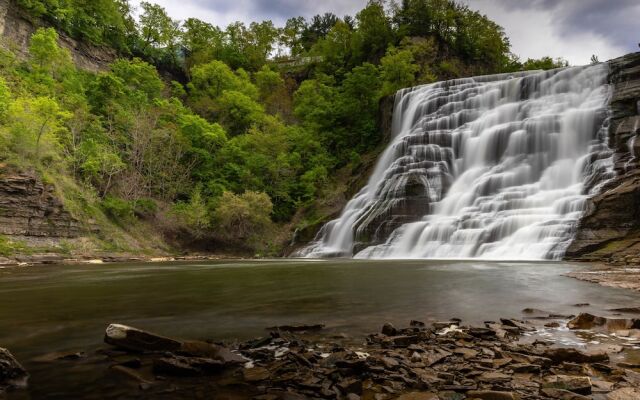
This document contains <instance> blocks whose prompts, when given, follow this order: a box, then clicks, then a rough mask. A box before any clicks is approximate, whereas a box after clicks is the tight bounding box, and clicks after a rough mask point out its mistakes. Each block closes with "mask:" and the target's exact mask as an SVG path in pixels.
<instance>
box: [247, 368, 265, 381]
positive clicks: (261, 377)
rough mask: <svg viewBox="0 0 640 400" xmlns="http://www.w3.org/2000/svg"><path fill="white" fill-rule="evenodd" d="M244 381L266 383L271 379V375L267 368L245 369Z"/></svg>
mask: <svg viewBox="0 0 640 400" xmlns="http://www.w3.org/2000/svg"><path fill="white" fill-rule="evenodd" d="M242 375H243V377H244V380H245V381H247V382H260V381H266V380H268V379H269V378H270V377H271V373H269V370H268V369H266V368H261V367H256V368H245V369H244V370H242Z"/></svg>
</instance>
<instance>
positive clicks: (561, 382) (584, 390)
mask: <svg viewBox="0 0 640 400" xmlns="http://www.w3.org/2000/svg"><path fill="white" fill-rule="evenodd" d="M542 388H543V389H547V388H548V389H561V390H568V391H569V392H573V393H578V394H583V395H589V394H591V379H589V377H588V376H570V375H552V376H549V377H547V378H546V379H545V382H544V383H543V384H542Z"/></svg>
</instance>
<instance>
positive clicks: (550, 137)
mask: <svg viewBox="0 0 640 400" xmlns="http://www.w3.org/2000/svg"><path fill="white" fill-rule="evenodd" d="M607 74H608V66H607V65H606V64H600V65H594V66H588V67H574V68H566V69H557V70H552V71H545V72H540V71H537V72H525V73H515V74H500V75H491V76H481V77H475V78H466V79H456V80H452V81H446V82H438V83H435V84H430V85H425V86H420V87H416V88H411V89H406V90H403V91H400V92H399V93H398V94H397V95H396V100H395V109H394V117H393V127H392V130H393V136H392V139H391V142H390V144H389V146H388V147H387V149H386V150H385V152H384V153H383V154H382V156H381V157H380V159H379V160H378V164H377V166H376V168H375V170H374V172H373V175H372V176H371V178H370V180H369V182H368V184H367V185H366V186H365V187H364V188H363V189H362V190H361V191H360V192H359V193H358V194H357V195H356V196H355V197H354V198H353V199H352V200H351V201H350V202H349V203H348V204H347V205H346V207H345V209H344V210H343V212H342V214H341V216H340V217H339V218H338V219H336V220H334V221H331V222H330V223H328V224H327V225H325V226H324V227H323V228H322V229H321V231H320V232H319V233H318V237H317V239H316V241H315V242H313V243H312V244H311V245H310V246H309V247H307V248H306V249H304V250H302V251H301V252H300V253H299V254H298V255H299V256H305V257H330V256H341V257H351V256H354V257H356V258H484V259H558V258H561V257H562V256H563V254H564V252H565V249H566V248H567V246H568V245H569V243H570V241H571V239H572V237H573V233H574V231H575V227H576V225H577V222H578V220H579V219H580V217H581V216H582V215H583V213H584V211H585V207H586V204H587V198H588V197H589V196H590V195H593V194H595V193H598V191H599V188H600V187H601V185H602V183H603V182H605V181H606V180H607V179H609V178H612V177H613V175H614V171H613V168H612V166H613V163H612V160H611V156H612V152H611V150H610V149H609V147H608V146H607V132H608V112H607V105H608V102H609V98H610V95H611V94H610V87H609V85H608V84H607Z"/></svg>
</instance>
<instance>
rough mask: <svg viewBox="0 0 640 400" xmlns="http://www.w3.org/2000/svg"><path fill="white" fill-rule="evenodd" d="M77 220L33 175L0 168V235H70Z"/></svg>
mask: <svg viewBox="0 0 640 400" xmlns="http://www.w3.org/2000/svg"><path fill="white" fill-rule="evenodd" d="M82 231H83V230H82V227H81V224H80V222H79V221H77V220H76V219H74V218H73V217H72V216H71V214H69V212H67V211H66V210H65V209H64V207H63V205H62V203H61V202H60V200H58V198H57V197H56V195H55V193H54V189H53V187H52V186H50V185H45V184H44V183H43V182H42V181H41V180H39V179H38V178H36V176H35V175H32V174H29V173H17V172H13V171H10V170H6V169H4V170H2V169H0V234H2V235H10V236H22V237H39V238H74V237H77V236H79V235H80V234H81V232H82Z"/></svg>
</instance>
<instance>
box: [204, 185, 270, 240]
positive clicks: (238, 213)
mask: <svg viewBox="0 0 640 400" xmlns="http://www.w3.org/2000/svg"><path fill="white" fill-rule="evenodd" d="M218 203H219V205H218V207H217V208H216V209H215V212H214V218H215V222H216V227H217V228H218V231H219V232H220V235H221V236H223V237H225V238H227V239H231V240H242V241H247V242H248V243H250V244H253V245H256V244H257V243H259V242H263V241H264V235H265V234H267V233H268V232H270V231H271V229H272V228H273V224H272V222H271V218H270V215H271V211H272V208H273V205H272V203H271V199H269V196H268V195H266V194H265V193H260V192H253V191H246V192H244V193H243V194H241V195H236V194H234V193H231V192H224V193H223V195H222V198H221V199H220V201H219V202H218Z"/></svg>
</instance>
